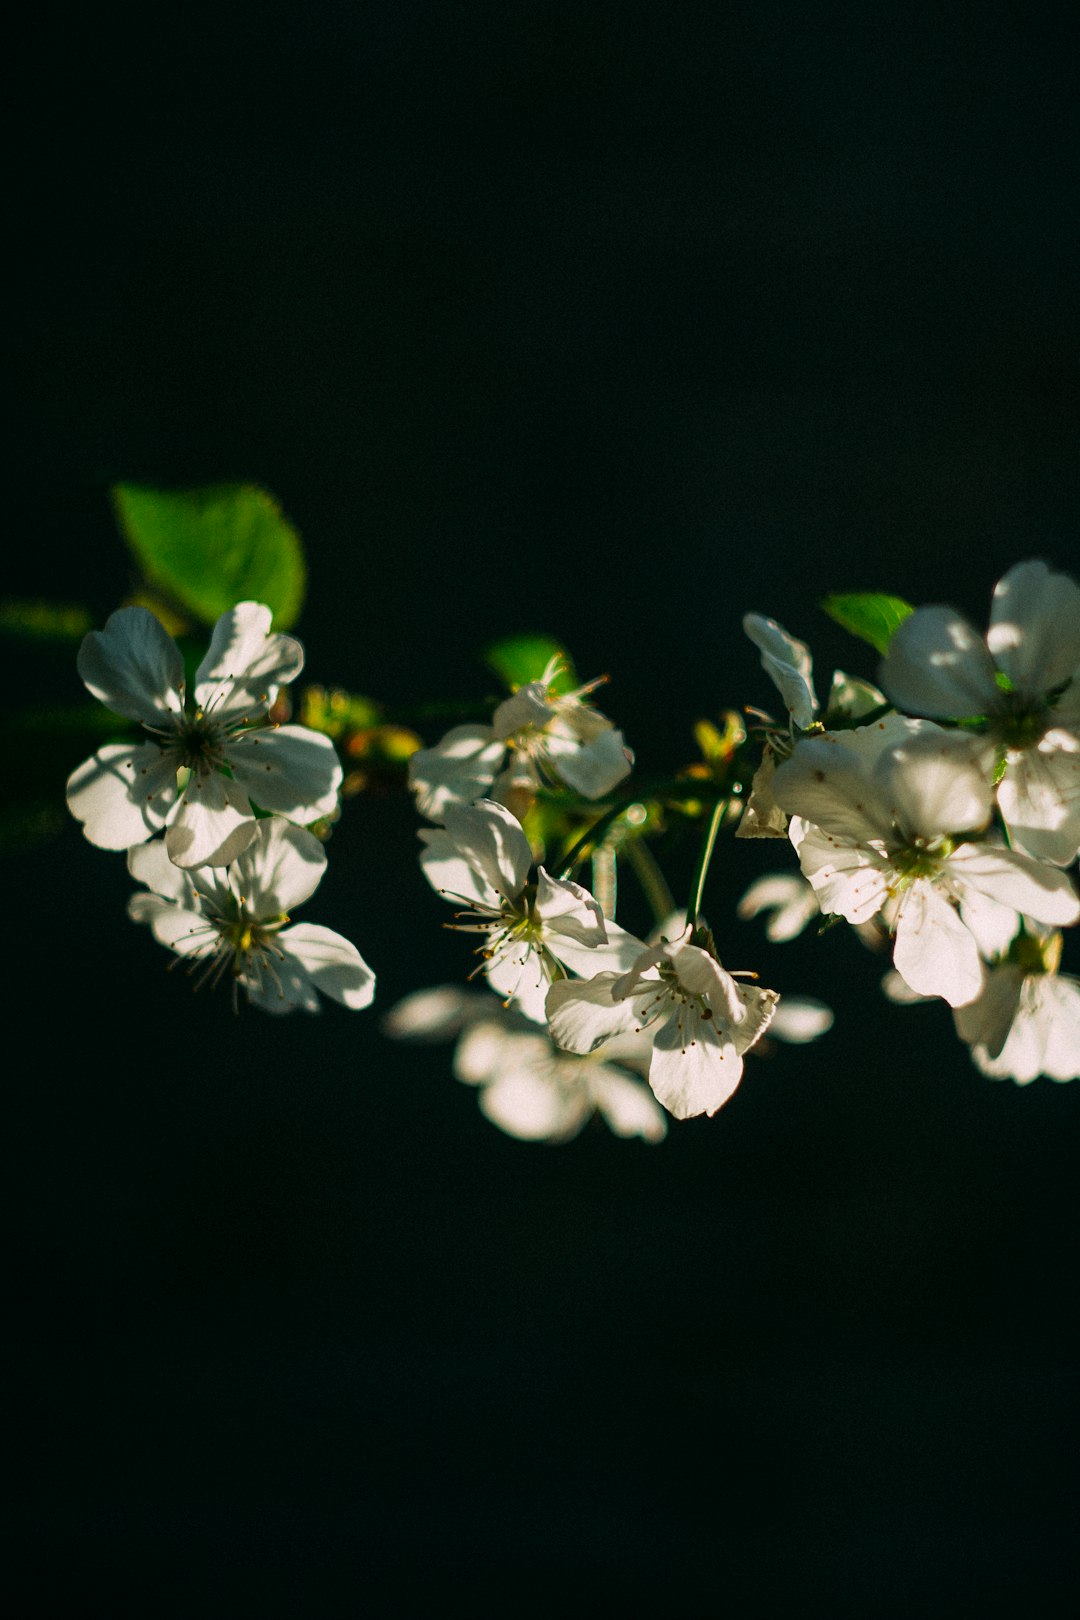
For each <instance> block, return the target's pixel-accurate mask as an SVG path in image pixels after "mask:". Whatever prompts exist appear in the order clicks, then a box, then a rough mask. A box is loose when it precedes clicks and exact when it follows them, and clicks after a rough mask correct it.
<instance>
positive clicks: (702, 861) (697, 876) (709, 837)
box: [686, 799, 727, 928]
mask: <svg viewBox="0 0 1080 1620" xmlns="http://www.w3.org/2000/svg"><path fill="white" fill-rule="evenodd" d="M726 810H727V801H726V799H717V801H716V803H715V804H714V805H713V808H712V815H711V816H710V817H709V824H708V826H707V827H706V829H705V837H704V839H703V840H702V844H701V852H700V854H699V855H698V862H697V867H696V868H695V871H694V881H693V883H692V885H691V888H690V903H689V905H688V906H687V908H686V921H687V924H688V925H689V927H691V928H696V927H697V925H698V918H699V916H700V913H701V897H702V895H703V894H704V892H705V878H706V876H707V875H708V871H709V862H710V861H711V860H712V855H713V848H714V846H715V844H716V835H717V833H718V832H719V831H720V826H721V823H722V822H723V819H724V813H725V811H726Z"/></svg>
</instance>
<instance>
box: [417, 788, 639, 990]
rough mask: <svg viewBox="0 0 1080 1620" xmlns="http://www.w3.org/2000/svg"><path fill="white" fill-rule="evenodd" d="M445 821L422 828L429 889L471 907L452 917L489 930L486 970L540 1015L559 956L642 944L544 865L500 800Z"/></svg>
mask: <svg viewBox="0 0 1080 1620" xmlns="http://www.w3.org/2000/svg"><path fill="white" fill-rule="evenodd" d="M445 815H446V825H445V827H424V828H422V829H421V831H420V838H421V840H422V841H423V843H424V845H425V848H424V850H423V852H422V853H421V856H420V865H421V866H422V867H423V870H424V875H425V876H426V877H427V880H428V882H429V883H430V884H431V886H432V888H433V889H435V890H436V891H437V892H438V893H439V894H442V895H444V896H445V897H446V898H447V899H448V900H456V901H458V902H459V903H460V904H461V905H463V906H464V907H465V908H466V909H465V910H463V911H461V912H459V913H458V919H459V920H458V921H457V922H456V924H454V925H452V926H456V927H457V928H459V929H460V930H462V931H463V932H467V933H477V934H481V935H482V936H483V944H482V945H481V947H480V952H481V954H482V956H483V964H482V965H483V969H484V972H485V973H486V974H487V979H488V983H489V984H490V985H491V987H492V989H493V990H497V991H498V992H499V994H500V995H502V996H504V997H505V998H506V999H507V1000H508V1001H512V1002H513V1003H514V1004H515V1005H516V1006H517V1007H518V1008H519V1009H520V1010H521V1011H522V1012H523V1013H525V1015H526V1016H527V1017H529V1018H532V1019H534V1020H535V1021H537V1022H543V1019H544V998H545V996H546V995H547V989H548V985H549V984H550V983H551V980H552V979H553V978H554V977H557V976H558V974H559V972H560V967H559V964H561V965H562V966H563V967H568V968H570V969H571V970H572V971H573V972H575V973H593V972H595V971H596V970H597V969H598V968H604V967H619V968H623V967H625V966H626V964H627V963H628V962H629V961H631V960H632V959H633V957H634V955H635V954H636V952H637V951H638V950H639V949H640V944H639V942H638V941H637V940H635V939H633V938H632V936H631V935H629V934H627V933H624V931H623V930H622V929H621V928H618V927H616V925H615V924H614V923H611V922H607V923H606V922H605V920H604V916H603V913H602V912H601V910H600V906H599V904H598V903H597V901H596V900H594V899H593V897H592V895H591V894H590V893H589V892H588V890H587V889H583V888H581V886H580V885H579V884H577V883H570V882H567V881H566V880H565V879H562V878H553V877H550V876H549V875H548V873H547V872H545V870H544V868H543V867H542V866H541V867H538V868H537V873H536V878H535V881H533V882H530V881H529V868H530V867H531V865H532V850H531V849H530V848H529V841H528V839H527V838H526V837H525V834H524V833H523V832H522V830H521V824H520V822H519V821H517V819H516V818H515V817H514V816H512V815H511V814H510V811H509V810H507V809H506V808H505V806H503V805H501V804H495V803H494V802H493V801H492V800H490V799H480V800H479V801H478V802H477V803H476V804H473V805H465V806H463V807H460V808H454V807H451V808H447V810H446V812H445Z"/></svg>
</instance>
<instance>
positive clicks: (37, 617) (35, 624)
mask: <svg viewBox="0 0 1080 1620" xmlns="http://www.w3.org/2000/svg"><path fill="white" fill-rule="evenodd" d="M93 622H94V621H93V619H92V618H91V615H90V610H89V608H84V607H81V606H80V605H79V604H78V603H77V602H38V601H34V602H18V601H7V602H0V631H3V632H4V634H5V635H10V636H18V637H20V639H22V640H24V641H51V642H56V641H60V642H70V641H81V640H82V638H83V636H85V634H86V632H87V631H88V630H89V629H90V628H91V626H92V625H93Z"/></svg>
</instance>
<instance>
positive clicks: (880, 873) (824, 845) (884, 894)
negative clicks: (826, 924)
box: [791, 817, 892, 924]
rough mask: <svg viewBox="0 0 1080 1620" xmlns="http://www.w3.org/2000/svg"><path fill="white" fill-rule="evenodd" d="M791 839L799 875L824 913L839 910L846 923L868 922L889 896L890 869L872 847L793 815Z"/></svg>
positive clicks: (886, 862) (837, 911) (883, 858)
mask: <svg viewBox="0 0 1080 1620" xmlns="http://www.w3.org/2000/svg"><path fill="white" fill-rule="evenodd" d="M791 841H792V843H793V844H794V846H795V848H796V850H797V851H798V855H799V864H800V865H801V867H802V869H803V875H804V877H806V878H807V879H808V880H809V882H810V883H811V884H812V885H813V889H814V893H815V895H816V896H817V902H818V905H819V906H820V907H821V909H822V911H823V912H825V913H826V915H830V914H833V913H839V915H840V916H841V917H846V918H847V920H848V922H849V923H854V924H859V923H865V922H869V920H870V918H871V917H873V916H875V915H876V914H877V912H879V911H880V910H881V908H882V906H883V905H884V904H885V901H886V900H887V899H888V895H889V881H890V877H891V875H892V868H891V867H890V865H889V863H888V861H887V860H886V859H885V857H884V856H882V855H879V854H878V852H877V851H876V850H873V849H869V848H866V847H864V846H862V845H859V844H853V843H851V842H849V841H848V840H845V839H842V838H834V837H833V836H832V834H831V833H826V832H822V830H821V828H820V827H812V826H811V825H810V824H809V822H805V821H802V820H801V819H800V818H799V817H795V818H793V820H792V823H791Z"/></svg>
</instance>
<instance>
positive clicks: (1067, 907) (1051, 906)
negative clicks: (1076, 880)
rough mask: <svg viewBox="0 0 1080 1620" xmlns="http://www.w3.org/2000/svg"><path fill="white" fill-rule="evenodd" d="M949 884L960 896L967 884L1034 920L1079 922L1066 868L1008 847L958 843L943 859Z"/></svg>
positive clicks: (1079, 910)
mask: <svg viewBox="0 0 1080 1620" xmlns="http://www.w3.org/2000/svg"><path fill="white" fill-rule="evenodd" d="M945 872H946V874H947V877H948V881H949V883H950V884H951V885H954V886H956V887H957V888H958V891H959V892H960V894H961V897H962V896H963V895H964V893H965V892H966V889H967V888H972V889H977V890H978V892H979V893H980V894H985V895H987V896H989V898H990V899H991V900H996V901H997V902H998V904H999V905H1002V906H1010V907H1011V908H1012V909H1013V910H1014V911H1019V912H1022V913H1023V915H1024V916H1025V917H1034V919H1035V921H1036V922H1041V923H1050V924H1051V925H1052V926H1053V927H1055V928H1062V927H1066V928H1067V927H1069V926H1070V925H1071V924H1072V923H1075V922H1080V900H1078V899H1077V896H1076V890H1075V889H1074V888H1073V885H1072V881H1071V879H1070V878H1069V875H1068V873H1067V872H1062V871H1061V870H1060V869H1059V868H1058V867H1056V866H1044V865H1042V864H1041V863H1040V862H1038V861H1033V860H1030V859H1029V858H1028V857H1027V856H1026V855H1020V854H1018V853H1017V851H1016V850H1012V849H995V848H993V846H992V845H990V844H960V845H959V846H958V848H956V849H954V850H953V852H952V854H951V855H950V856H949V859H948V861H947V862H946V863H945Z"/></svg>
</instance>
